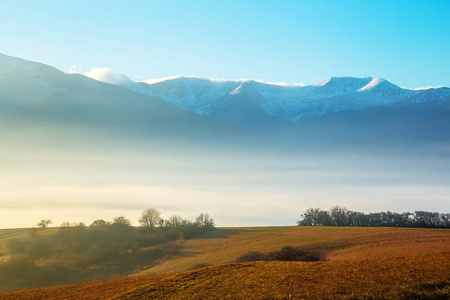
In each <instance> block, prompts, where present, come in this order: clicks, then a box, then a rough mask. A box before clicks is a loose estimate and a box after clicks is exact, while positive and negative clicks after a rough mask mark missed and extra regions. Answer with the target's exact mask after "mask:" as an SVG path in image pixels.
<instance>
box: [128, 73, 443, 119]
mask: <svg viewBox="0 0 450 300" xmlns="http://www.w3.org/2000/svg"><path fill="white" fill-rule="evenodd" d="M126 87H127V88H132V89H133V90H135V91H137V92H140V93H143V94H146V95H150V96H156V97H159V98H161V99H163V100H165V101H167V102H170V103H172V104H174V105H176V106H178V107H180V108H182V109H184V110H190V111H194V112H196V113H197V114H199V115H210V116H214V115H215V114H217V113H218V112H220V111H221V110H223V109H225V108H226V107H229V106H235V105H238V104H239V103H240V102H242V101H250V102H251V103H253V104H254V105H255V106H257V107H259V108H260V109H261V110H262V111H264V112H265V113H266V114H268V115H271V116H276V117H281V118H284V119H286V120H288V121H291V122H296V121H298V120H299V119H301V118H304V117H314V116H324V115H326V114H329V113H334V112H339V111H346V110H361V109H366V108H369V107H372V106H378V105H382V104H387V103H392V102H396V101H397V102H404V103H405V104H406V103H421V102H424V101H435V100H442V99H445V98H446V97H447V96H448V95H449V91H450V89H448V88H436V89H427V90H412V89H404V88H400V87H398V86H396V85H395V84H392V83H390V82H389V81H387V80H384V79H382V78H371V77H364V78H353V77H332V78H328V79H325V80H322V81H319V82H317V83H314V84H311V85H308V86H297V85H291V86H290V85H277V84H269V83H263V82H260V81H255V80H217V79H207V78H200V77H193V76H188V77H184V76H176V77H173V78H169V79H166V80H161V81H157V82H154V83H145V82H141V83H139V84H136V85H133V86H126Z"/></svg>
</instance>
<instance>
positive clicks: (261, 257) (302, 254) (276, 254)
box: [237, 246, 325, 262]
mask: <svg viewBox="0 0 450 300" xmlns="http://www.w3.org/2000/svg"><path fill="white" fill-rule="evenodd" d="M321 260H325V252H323V251H320V250H304V249H300V248H295V247H291V246H285V247H283V248H281V249H280V250H278V251H272V252H269V253H261V252H258V251H251V252H248V253H246V254H244V255H242V256H240V257H239V258H238V259H237V261H238V262H250V261H321Z"/></svg>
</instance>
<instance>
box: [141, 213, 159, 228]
mask: <svg viewBox="0 0 450 300" xmlns="http://www.w3.org/2000/svg"><path fill="white" fill-rule="evenodd" d="M160 221H161V213H160V212H159V211H158V210H156V209H154V208H147V209H146V210H144V212H143V213H142V216H141V218H140V219H139V224H141V225H142V226H143V227H146V228H153V227H155V226H156V225H159V224H160Z"/></svg>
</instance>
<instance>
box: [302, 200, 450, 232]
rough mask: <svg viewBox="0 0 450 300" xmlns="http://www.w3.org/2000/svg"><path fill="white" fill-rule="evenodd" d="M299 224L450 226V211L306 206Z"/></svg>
mask: <svg viewBox="0 0 450 300" xmlns="http://www.w3.org/2000/svg"><path fill="white" fill-rule="evenodd" d="M300 216H301V218H302V219H301V220H300V221H298V222H297V223H298V225H299V226H367V227H419V228H450V213H438V212H427V211H415V212H413V213H411V212H403V213H396V212H390V211H386V212H376V213H368V214H365V213H362V212H357V211H352V210H349V209H348V208H346V207H342V206H338V205H336V206H333V207H332V208H331V209H329V210H328V211H326V210H321V209H320V208H308V209H307V210H306V211H305V212H304V213H302V214H301V215H300Z"/></svg>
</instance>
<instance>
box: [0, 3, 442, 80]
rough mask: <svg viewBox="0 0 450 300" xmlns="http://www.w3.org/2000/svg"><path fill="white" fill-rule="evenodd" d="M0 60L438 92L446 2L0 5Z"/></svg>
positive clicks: (139, 73) (142, 74)
mask: <svg viewBox="0 0 450 300" xmlns="http://www.w3.org/2000/svg"><path fill="white" fill-rule="evenodd" d="M0 52H1V53H4V54H7V55H12V56H17V57H21V58H24V59H29V60H35V61H40V62H45V63H48V64H50V65H53V66H55V67H57V68H59V69H62V70H68V69H70V68H71V67H72V66H74V65H75V66H78V67H79V68H81V69H82V70H86V71H87V70H89V69H90V68H91V67H107V68H110V69H112V70H115V71H119V72H122V73H125V74H127V75H128V76H130V77H131V78H132V79H134V80H144V79H149V78H158V77H165V76H171V75H199V76H205V77H215V78H251V79H260V80H264V81H271V82H287V83H294V82H303V83H306V84H310V83H313V82H316V81H319V80H322V79H325V78H328V77H331V76H355V77H363V76H372V77H383V78H385V79H387V80H389V81H391V82H393V83H396V84H398V85H400V86H403V87H411V88H414V87H422V86H441V85H443V86H450V1H446V0H442V1H439V0H433V1H429V0H424V1H414V0H408V1H397V0H396V1H390V0H389V1H382V0H378V1H375V0H373V1H371V0H355V1H345V0H342V1H320V0H311V1H300V0H294V1H280V0H278V1H262V0H258V1H237V0H228V1H219V0H209V1H186V0H176V1H175V0H160V1H130V0H127V1H112V0H108V1H80V0H76V1H72V0H64V1H61V0H56V1H45V0H40V1H34V0H30V1H20V0H14V1H10V0H6V1H5V0H3V1H1V7H0Z"/></svg>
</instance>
